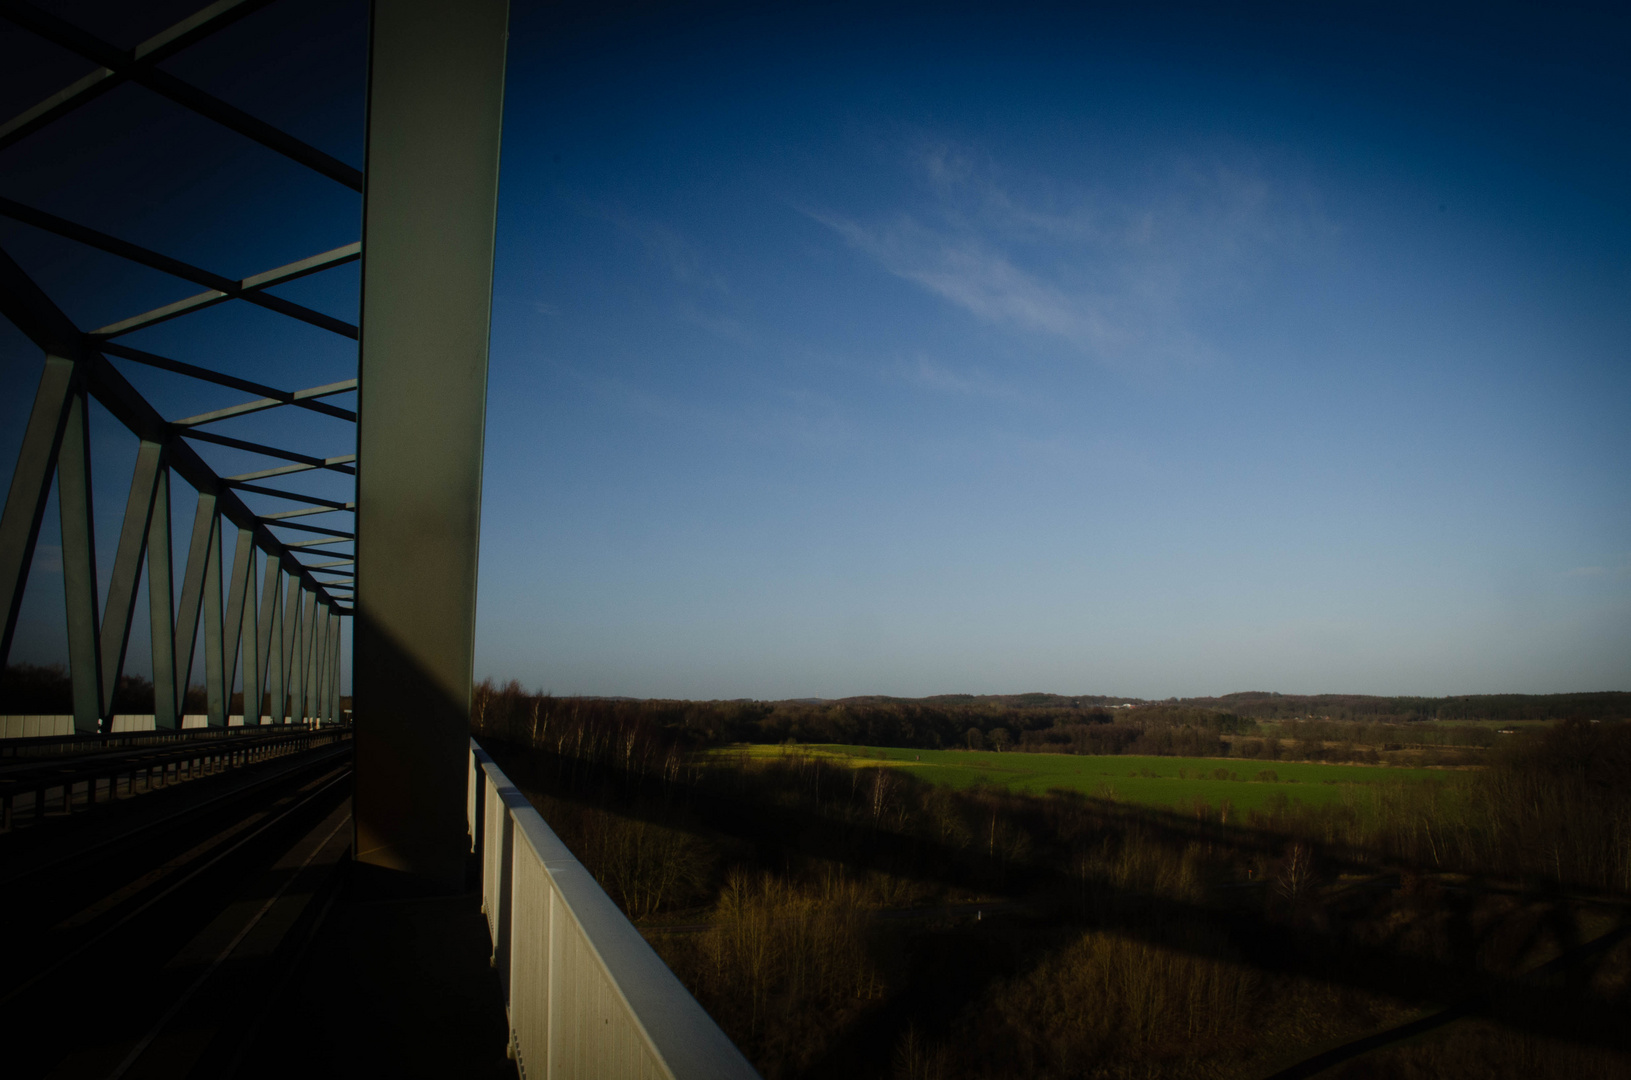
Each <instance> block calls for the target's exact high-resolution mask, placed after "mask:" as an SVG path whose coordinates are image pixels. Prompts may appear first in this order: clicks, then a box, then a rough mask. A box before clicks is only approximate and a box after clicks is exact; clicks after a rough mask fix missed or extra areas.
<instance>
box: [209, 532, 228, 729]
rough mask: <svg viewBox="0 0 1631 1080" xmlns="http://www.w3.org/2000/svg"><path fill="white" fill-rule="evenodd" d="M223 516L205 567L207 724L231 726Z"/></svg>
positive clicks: (211, 537) (212, 533) (211, 534)
mask: <svg viewBox="0 0 1631 1080" xmlns="http://www.w3.org/2000/svg"><path fill="white" fill-rule="evenodd" d="M221 632H222V626H221V515H220V514H215V515H214V518H213V523H212V527H211V529H210V556H209V560H208V561H207V562H206V563H205V564H204V695H205V701H206V702H207V704H206V706H205V711H206V712H208V714H209V719H208V720H207V721H206V723H208V724H209V726H210V727H220V728H224V727H226V726H227V693H228V692H229V690H227V689H223V688H222V686H221V684H222V683H223V682H225V681H226V664H225V657H224V656H222V652H223V646H224V645H225V642H223V641H222V640H221Z"/></svg>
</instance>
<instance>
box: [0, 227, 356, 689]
mask: <svg viewBox="0 0 1631 1080" xmlns="http://www.w3.org/2000/svg"><path fill="white" fill-rule="evenodd" d="M0 314H3V315H4V316H5V317H6V318H7V319H9V320H10V321H11V322H12V324H13V325H15V326H16V327H17V328H18V329H19V330H21V331H22V332H23V333H24V334H25V335H26V336H28V337H29V338H30V339H31V340H32V341H33V342H34V344H35V345H36V346H38V347H39V348H40V349H41V350H43V351H44V352H45V354H46V361H45V363H46V375H45V376H44V377H42V386H45V385H46V384H47V383H49V384H50V386H51V387H54V388H56V389H57V390H60V391H61V395H59V396H60V398H61V407H62V408H63V410H64V411H65V413H64V415H65V414H66V410H67V409H68V406H69V399H71V398H72V396H73V389H74V387H75V386H76V385H80V384H81V383H82V384H83V386H84V388H85V389H87V390H88V391H89V392H90V393H91V394H92V395H94V396H95V398H96V400H97V401H99V402H100V403H101V404H102V406H103V407H104V408H106V409H107V410H108V412H110V413H112V414H113V417H114V419H116V420H118V421H119V422H120V423H121V424H123V425H124V426H125V427H126V428H127V429H128V430H129V431H130V432H131V433H133V434H134V435H135V436H136V437H137V438H138V439H143V440H145V441H148V442H156V443H162V444H164V446H165V451H166V455H167V458H168V461H169V465H170V467H171V469H172V470H173V471H174V472H176V473H177V474H179V475H180V476H181V477H182V478H183V479H184V480H186V481H187V483H189V484H191V485H192V487H193V488H194V490H196V491H198V492H199V493H200V494H208V495H209V496H210V497H211V498H212V499H215V500H216V501H217V502H218V504H219V506H220V508H221V510H222V512H223V513H225V514H226V516H227V518H228V519H229V520H230V521H232V522H233V523H234V524H235V525H237V526H238V527H239V528H246V529H251V530H255V529H256V527H257V526H258V525H260V524H261V519H260V517H259V516H258V515H256V514H255V512H254V511H252V510H250V508H249V507H248V506H247V505H245V504H244V502H243V500H242V499H240V498H238V496H237V495H235V494H234V493H233V492H232V491H231V490H230V489H228V488H226V487H225V486H223V485H222V483H221V478H220V477H219V476H217V475H216V474H215V471H214V470H213V469H211V468H210V467H209V465H208V464H206V463H205V461H204V459H203V458H201V457H199V456H198V453H197V451H195V450H194V449H193V448H192V447H191V446H189V445H187V444H186V443H185V442H183V441H182V440H179V439H175V438H172V432H171V428H170V425H169V424H168V423H167V422H166V421H165V419H164V418H163V417H162V416H160V415H159V413H158V410H157V409H155V408H153V406H152V405H150V404H149V403H148V402H147V400H146V399H145V398H143V397H142V395H141V394H140V393H138V392H137V390H136V388H135V387H134V386H132V385H130V382H129V380H127V379H126V378H125V377H124V376H123V375H121V374H120V373H119V371H118V369H117V368H115V367H114V366H113V365H112V364H111V363H110V362H109V361H108V360H107V358H106V357H104V356H102V355H101V354H100V352H99V351H96V350H92V349H89V348H87V347H86V342H85V337H84V335H83V334H81V333H80V332H79V330H78V329H77V328H76V327H75V326H74V324H73V322H72V321H71V320H70V319H69V318H68V317H67V316H66V315H64V314H63V313H62V311H61V310H60V309H59V308H58V307H57V306H56V305H55V304H54V303H52V301H51V298H50V297H48V296H46V295H45V293H44V292H43V291H42V290H41V289H40V288H39V286H38V285H36V284H35V283H34V281H33V280H32V279H31V278H30V277H29V276H28V275H27V274H26V273H24V272H23V269H22V268H21V267H20V266H18V265H17V263H16V262H15V261H13V260H12V259H11V257H10V256H9V255H7V254H6V253H5V251H4V250H0ZM75 358H77V359H75ZM64 365H68V373H69V375H70V376H71V378H70V379H69V380H68V385H66V386H62V385H60V383H59V380H60V377H61V376H62V374H63V370H64ZM53 393H55V390H54V391H53ZM48 397H50V395H48ZM51 400H58V398H56V397H51ZM310 404H311V405H314V406H316V405H321V403H320V402H312V403H310ZM38 405H39V402H38V401H36V406H38ZM323 407H324V408H329V406H323ZM49 413H50V410H49V409H48V410H47V414H49ZM347 415H351V414H347ZM30 424H31V430H33V434H28V433H25V437H24V445H23V450H24V452H25V455H26V456H20V457H19V459H18V460H19V463H22V462H24V461H25V460H26V461H29V462H35V463H37V459H38V457H39V454H38V453H37V451H38V450H39V448H40V446H41V445H42V442H41V440H42V438H43V436H42V435H41V433H40V430H39V429H38V425H34V421H33V419H32V418H31V420H30ZM55 441H56V442H57V443H60V441H61V436H60V433H59V434H57V436H56V438H55ZM44 445H46V446H47V447H48V448H49V446H50V441H49V440H48V441H47V442H46V443H45V444H44ZM32 467H33V466H32V465H30V468H31V469H32ZM31 475H32V474H31ZM40 483H43V485H44V486H45V488H46V489H47V492H46V493H47V494H48V493H49V487H50V470H48V469H47V470H45V471H44V472H43V479H41V480H40ZM31 485H32V482H30V483H29V484H25V485H24V486H23V487H21V488H19V487H16V486H14V487H13V488H12V490H11V492H10V493H8V495H7V500H6V506H7V509H6V512H5V515H4V516H3V517H0V559H6V558H10V559H11V561H12V564H14V565H16V566H21V564H22V559H21V557H20V556H19V555H18V554H17V550H24V551H28V552H32V549H33V537H34V536H37V535H38V525H37V523H36V524H35V525H34V527H33V528H32V530H31V529H30V528H29V527H28V525H27V522H28V521H29V520H30V516H29V514H28V512H27V510H28V505H27V504H28V502H29V492H30V490H31ZM14 498H16V499H18V500H19V501H18V502H17V504H16V509H15V510H13V499H14ZM354 507H355V504H354V503H346V504H345V505H344V506H341V507H331V508H325V509H323V510H320V511H314V512H317V513H330V512H332V510H334V509H343V510H351V509H354ZM43 512H44V507H43V504H40V505H39V513H42V514H43ZM288 527H289V528H293V529H301V530H303V531H307V532H316V533H322V534H333V533H334V530H331V529H320V528H318V527H316V526H311V525H305V526H302V525H299V524H295V523H293V522H291V523H289V525H288ZM343 535H344V536H345V537H346V538H347V539H349V538H350V534H349V533H347V534H343ZM257 536H258V538H259V539H258V542H259V543H260V544H261V546H262V547H263V548H264V549H265V550H266V551H268V552H271V553H274V554H277V553H285V552H284V548H283V545H282V542H281V541H280V540H279V539H278V538H277V537H276V536H275V535H274V534H273V533H271V532H270V531H268V530H266V529H259V530H258V531H257ZM16 537H20V539H19V540H17V542H16V543H13V539H14V538H16ZM14 549H16V550H14ZM285 554H286V553H285ZM7 568H8V564H7V563H6V562H0V578H5V579H6V580H9V581H11V582H12V583H13V586H12V587H13V589H15V590H20V588H21V585H20V584H18V583H19V582H20V581H22V580H24V579H23V578H21V577H19V576H18V575H17V574H15V573H12V574H9V575H8V574H6V570H7ZM306 580H307V582H308V584H309V585H310V587H311V588H314V589H317V590H318V591H320V592H321V591H322V586H321V584H320V583H318V582H317V581H316V579H311V578H308V579H306ZM325 595H326V594H325ZM17 596H20V593H18V594H17ZM17 596H14V598H13V599H14V600H16V598H17ZM8 610H9V609H8ZM15 625H16V624H15V622H14V621H11V626H12V627H13V629H14V628H15ZM7 649H8V650H9V640H8V642H7ZM177 659H178V660H179V659H180V658H179V656H178V658H177ZM188 662H189V663H190V662H191V656H190V654H189V656H188ZM92 666H93V668H94V670H95V671H96V672H97V673H98V674H100V671H101V666H100V663H99V662H98V661H96V660H94V659H93V661H92ZM183 678H185V675H183ZM185 690H186V687H185V686H183V687H182V688H181V691H182V692H183V693H184V692H185ZM100 696H101V695H100V694H98V695H97V698H98V700H100Z"/></svg>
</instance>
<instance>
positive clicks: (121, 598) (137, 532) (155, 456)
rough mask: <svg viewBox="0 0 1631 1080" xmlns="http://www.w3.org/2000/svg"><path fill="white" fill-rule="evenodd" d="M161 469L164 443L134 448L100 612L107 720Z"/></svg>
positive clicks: (122, 663) (133, 610)
mask: <svg viewBox="0 0 1631 1080" xmlns="http://www.w3.org/2000/svg"><path fill="white" fill-rule="evenodd" d="M163 468H164V447H163V446H162V445H160V444H159V443H154V442H145V441H144V442H143V443H142V445H141V447H140V448H139V449H138V450H137V451H136V471H135V472H134V473H133V474H132V475H131V477H130V496H129V498H127V499H126V500H125V521H124V527H123V528H122V529H121V530H120V532H119V547H118V549H117V551H116V552H115V554H114V556H113V577H112V579H111V580H109V582H108V600H107V605H106V607H104V608H103V611H102V640H101V649H102V707H101V713H102V718H103V719H107V718H109V717H111V716H112V715H113V692H114V690H115V689H117V687H118V685H119V676H120V675H121V674H123V673H124V669H125V650H126V649H127V648H128V647H129V645H130V621H131V619H133V618H134V617H135V615H136V584H137V582H138V581H139V580H140V579H141V573H142V556H143V555H144V554H146V552H147V534H148V531H149V526H150V525H151V524H152V521H153V497H154V495H156V494H157V492H158V486H159V473H160V472H161V471H162V470H163ZM150 587H151V586H150Z"/></svg>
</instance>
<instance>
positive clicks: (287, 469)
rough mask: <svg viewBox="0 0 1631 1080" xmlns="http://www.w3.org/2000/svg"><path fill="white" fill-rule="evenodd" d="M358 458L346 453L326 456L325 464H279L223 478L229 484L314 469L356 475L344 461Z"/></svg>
mask: <svg viewBox="0 0 1631 1080" xmlns="http://www.w3.org/2000/svg"><path fill="white" fill-rule="evenodd" d="M356 458H357V455H355V454H344V455H341V456H340V457H337V458H326V459H325V460H324V464H322V465H279V466H278V467H277V468H275V469H262V470H261V471H260V472H248V473H239V474H238V475H236V476H224V477H222V479H223V480H225V481H227V482H228V483H229V484H235V483H238V482H239V481H241V480H266V479H269V478H271V477H274V476H290V475H292V474H294V473H303V472H311V471H312V470H313V469H333V470H334V471H335V472H340V473H346V474H347V475H351V476H355V475H356V472H357V470H356V469H355V468H352V467H350V466H348V465H346V464H344V463H345V462H350V461H355V460H356Z"/></svg>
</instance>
